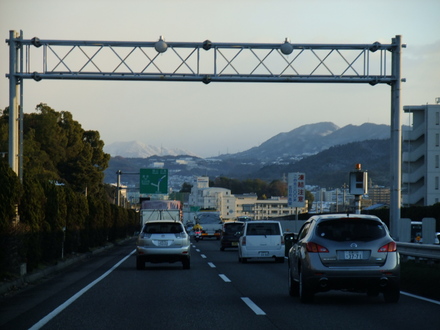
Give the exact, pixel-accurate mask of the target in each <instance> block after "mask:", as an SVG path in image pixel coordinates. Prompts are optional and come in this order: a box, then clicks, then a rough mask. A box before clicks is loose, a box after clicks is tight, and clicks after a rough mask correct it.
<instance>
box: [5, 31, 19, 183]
mask: <svg viewBox="0 0 440 330" xmlns="http://www.w3.org/2000/svg"><path fill="white" fill-rule="evenodd" d="M17 37H19V34H18V33H17V32H15V31H9V153H8V158H9V166H10V167H11V168H12V170H13V171H14V172H15V173H16V174H17V175H19V170H18V166H19V160H18V155H19V151H18V143H19V117H18V115H19V110H18V97H19V88H20V83H19V81H18V79H17V76H16V74H17V70H18V53H19V48H21V45H20V44H19V43H17V41H16V38H17Z"/></svg>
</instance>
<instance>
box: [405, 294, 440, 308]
mask: <svg viewBox="0 0 440 330" xmlns="http://www.w3.org/2000/svg"><path fill="white" fill-rule="evenodd" d="M400 293H401V294H404V295H405V296H408V297H413V298H416V299H420V300H424V301H428V302H430V303H433V304H436V305H440V301H437V300H433V299H429V298H425V297H420V296H417V295H415V294H412V293H408V292H403V291H400Z"/></svg>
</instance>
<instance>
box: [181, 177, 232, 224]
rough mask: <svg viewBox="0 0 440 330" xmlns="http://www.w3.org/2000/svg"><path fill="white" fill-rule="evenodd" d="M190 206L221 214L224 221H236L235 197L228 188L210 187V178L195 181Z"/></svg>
mask: <svg viewBox="0 0 440 330" xmlns="http://www.w3.org/2000/svg"><path fill="white" fill-rule="evenodd" d="M188 204H189V205H190V206H197V207H199V208H200V209H211V210H216V211H218V212H220V216H221V218H222V219H223V220H229V219H234V218H235V217H236V212H235V196H234V195H232V194H231V190H229V189H226V188H218V187H209V178H208V177H196V178H195V179H194V181H193V187H192V189H191V194H190V195H189V200H188Z"/></svg>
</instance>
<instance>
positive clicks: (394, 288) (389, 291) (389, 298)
mask: <svg viewBox="0 0 440 330" xmlns="http://www.w3.org/2000/svg"><path fill="white" fill-rule="evenodd" d="M383 298H384V300H385V302H386V303H397V302H398V301H399V298H400V289H399V286H398V285H391V286H390V287H389V288H386V289H385V291H384V292H383Z"/></svg>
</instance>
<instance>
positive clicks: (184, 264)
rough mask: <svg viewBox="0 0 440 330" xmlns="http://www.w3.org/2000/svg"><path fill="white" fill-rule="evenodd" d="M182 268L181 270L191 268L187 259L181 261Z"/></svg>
mask: <svg viewBox="0 0 440 330" xmlns="http://www.w3.org/2000/svg"><path fill="white" fill-rule="evenodd" d="M182 266H183V269H190V268H191V263H190V259H189V258H186V259H183V260H182Z"/></svg>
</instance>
